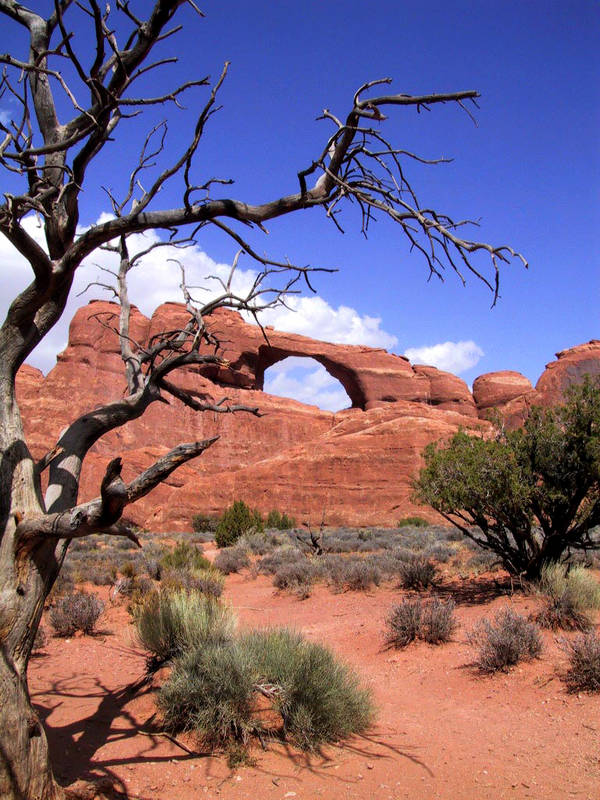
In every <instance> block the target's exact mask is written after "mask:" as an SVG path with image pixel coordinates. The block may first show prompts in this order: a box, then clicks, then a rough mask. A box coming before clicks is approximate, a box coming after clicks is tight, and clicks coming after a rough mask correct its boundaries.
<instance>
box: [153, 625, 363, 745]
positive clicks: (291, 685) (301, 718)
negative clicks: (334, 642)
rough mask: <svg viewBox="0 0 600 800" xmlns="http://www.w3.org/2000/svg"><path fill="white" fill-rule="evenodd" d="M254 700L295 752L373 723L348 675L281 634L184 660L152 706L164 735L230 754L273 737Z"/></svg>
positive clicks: (312, 647) (315, 649)
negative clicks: (275, 718) (189, 735)
mask: <svg viewBox="0 0 600 800" xmlns="http://www.w3.org/2000/svg"><path fill="white" fill-rule="evenodd" d="M259 695H260V696H262V697H263V698H264V697H265V696H266V697H267V698H268V699H269V700H270V703H271V705H272V710H273V711H275V712H278V714H279V716H280V718H281V728H280V731H279V732H280V733H283V734H284V735H286V736H288V737H289V738H290V739H292V741H293V742H294V743H295V744H296V745H298V746H299V747H301V748H302V749H314V748H315V747H317V746H318V745H319V744H320V743H322V742H327V741H337V740H338V739H340V738H342V737H345V736H348V735H350V734H352V733H356V732H358V731H361V730H363V729H364V728H365V727H366V726H367V725H368V724H369V723H370V721H371V719H372V713H373V709H372V704H371V700H370V697H369V694H368V692H367V691H366V690H365V689H363V688H361V687H360V686H359V683H358V680H357V678H356V676H355V675H354V673H353V672H351V671H350V670H349V669H348V668H347V667H346V666H344V665H343V664H341V663H340V662H338V661H337V660H336V658H335V657H334V656H333V654H332V653H331V652H330V651H329V650H327V649H326V648H324V647H321V646H319V645H316V644H312V643H310V642H307V641H305V640H304V639H303V638H302V637H301V636H299V635H298V634H295V633H291V632H289V631H286V630H275V631H268V632H255V633H250V634H246V635H245V636H243V637H240V638H238V639H237V640H234V641H230V642H222V643H210V644H209V645H207V646H205V647H202V648H196V649H194V650H191V651H189V652H186V653H184V654H183V655H182V656H181V657H179V658H177V659H176V661H175V662H174V666H173V671H172V673H171V676H170V677H169V679H168V681H167V682H166V684H165V685H164V686H163V687H162V689H161V691H160V694H159V698H158V703H159V706H160V708H161V709H162V712H163V716H164V720H165V725H166V727H167V729H168V730H171V731H173V732H178V731H182V730H183V731H194V732H195V733H196V734H197V735H198V736H199V738H200V740H201V741H202V742H203V743H205V744H207V745H209V746H212V747H223V748H226V749H229V748H231V746H232V745H233V746H239V745H240V744H242V745H244V746H245V745H247V744H248V742H249V740H250V737H251V736H252V735H254V734H258V735H260V736H261V740H262V735H263V734H265V733H274V732H275V731H273V730H272V729H271V730H269V729H268V727H267V724H266V722H265V718H264V716H262V715H261V713H260V705H259V704H258V703H257V697H258V696H259ZM263 708H264V704H263Z"/></svg>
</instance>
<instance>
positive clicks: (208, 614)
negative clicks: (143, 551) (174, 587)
mask: <svg viewBox="0 0 600 800" xmlns="http://www.w3.org/2000/svg"><path fill="white" fill-rule="evenodd" d="M134 622H135V627H136V631H137V635H138V638H139V640H140V642H141V644H142V645H143V647H144V648H145V649H146V650H148V651H149V652H150V653H151V654H152V655H151V659H150V660H149V662H148V666H149V668H155V667H157V666H159V665H160V664H163V663H164V662H165V661H168V660H170V659H172V658H174V657H175V656H177V655H180V654H181V653H183V652H185V651H187V650H191V649H194V648H195V647H202V646H203V645H205V644H207V643H208V642H213V643H215V642H216V643H219V642H225V641H229V640H230V639H231V637H232V636H233V631H234V628H235V617H234V615H233V613H232V611H231V610H230V609H229V607H228V606H225V605H223V604H222V603H219V602H218V601H216V600H214V599H212V598H210V597H205V596H204V595H202V594H200V593H199V592H194V591H192V592H188V591H185V590H179V591H165V590H164V589H163V590H161V591H155V592H152V593H151V594H149V595H148V596H147V597H146V598H145V600H144V602H143V603H142V604H141V606H140V607H139V608H138V609H137V611H136V613H135V616H134Z"/></svg>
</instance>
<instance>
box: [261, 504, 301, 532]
mask: <svg viewBox="0 0 600 800" xmlns="http://www.w3.org/2000/svg"><path fill="white" fill-rule="evenodd" d="M295 527H296V520H295V519H294V517H288V515H287V514H285V513H284V514H282V513H281V511H277V510H276V509H273V511H269V513H268V514H267V519H266V520H265V528H275V530H278V531H289V530H290V528H295Z"/></svg>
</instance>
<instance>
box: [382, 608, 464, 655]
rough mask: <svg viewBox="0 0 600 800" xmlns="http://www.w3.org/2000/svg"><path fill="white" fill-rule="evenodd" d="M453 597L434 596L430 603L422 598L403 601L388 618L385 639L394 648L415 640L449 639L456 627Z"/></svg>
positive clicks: (433, 640)
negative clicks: (444, 599)
mask: <svg viewBox="0 0 600 800" xmlns="http://www.w3.org/2000/svg"><path fill="white" fill-rule="evenodd" d="M454 608H455V606H454V603H453V602H452V600H448V601H446V602H444V601H443V600H440V599H439V598H438V597H434V598H433V599H431V600H429V601H428V602H423V601H422V600H421V599H420V598H411V599H406V600H403V601H402V602H401V603H399V604H398V605H396V606H394V607H393V608H392V610H391V611H390V613H389V615H388V616H387V618H386V632H385V639H386V642H387V643H388V644H389V645H390V646H392V647H406V645H407V644H410V642H412V641H414V640H415V639H423V640H424V641H426V642H428V643H429V644H442V643H445V642H449V641H450V639H451V638H452V634H453V633H454V631H455V630H456V627H457V622H456V618H455V616H454Z"/></svg>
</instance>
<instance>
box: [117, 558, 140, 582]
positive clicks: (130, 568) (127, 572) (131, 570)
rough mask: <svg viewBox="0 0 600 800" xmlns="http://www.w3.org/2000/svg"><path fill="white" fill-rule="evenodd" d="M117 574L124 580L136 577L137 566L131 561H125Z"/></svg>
mask: <svg viewBox="0 0 600 800" xmlns="http://www.w3.org/2000/svg"><path fill="white" fill-rule="evenodd" d="M119 572H120V573H121V575H122V576H123V577H124V578H133V577H134V576H135V575H137V566H136V564H135V563H134V562H133V561H125V562H124V563H123V564H121V566H120V567H119Z"/></svg>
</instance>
